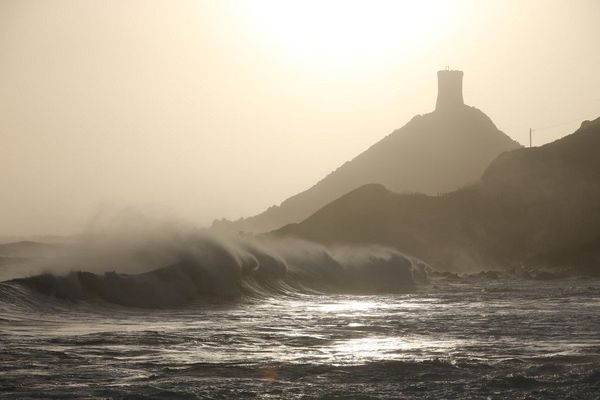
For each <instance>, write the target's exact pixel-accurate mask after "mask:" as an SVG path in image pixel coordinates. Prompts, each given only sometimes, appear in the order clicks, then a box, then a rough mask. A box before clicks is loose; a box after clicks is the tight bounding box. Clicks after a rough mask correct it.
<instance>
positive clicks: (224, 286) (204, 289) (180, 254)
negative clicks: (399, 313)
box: [0, 233, 429, 308]
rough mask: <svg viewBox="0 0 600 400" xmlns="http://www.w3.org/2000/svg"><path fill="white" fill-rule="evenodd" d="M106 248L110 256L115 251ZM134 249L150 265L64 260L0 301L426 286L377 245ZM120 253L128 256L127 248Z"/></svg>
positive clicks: (134, 302) (163, 301) (184, 299)
mask: <svg viewBox="0 0 600 400" xmlns="http://www.w3.org/2000/svg"><path fill="white" fill-rule="evenodd" d="M101 247H102V249H103V251H104V254H105V255H107V254H109V253H110V252H111V248H110V247H109V248H107V246H106V245H104V246H101ZM131 247H132V248H131V249H130V251H129V252H128V253H127V254H128V258H123V257H121V259H122V260H123V261H122V262H123V263H128V265H130V264H132V263H137V264H143V263H144V261H147V264H148V265H150V266H152V267H153V268H151V269H150V270H148V271H143V272H136V273H123V272H119V271H122V270H123V269H124V270H127V268H125V266H123V269H120V268H119V260H115V259H112V260H111V261H110V263H111V264H110V265H112V266H113V268H115V269H116V271H115V270H110V271H98V267H97V264H98V261H97V257H96V258H95V257H88V259H85V257H84V258H82V257H78V258H73V257H71V258H65V259H64V260H63V261H62V262H63V264H65V263H66V264H69V263H71V264H72V265H62V266H61V267H62V269H63V270H65V269H66V270H67V271H65V272H64V273H62V274H61V273H56V272H46V273H41V274H39V275H35V276H30V277H25V278H18V279H13V280H10V281H6V282H3V283H0V302H3V303H5V304H6V302H12V303H15V302H21V303H31V302H32V301H33V300H32V299H33V298H34V297H36V296H39V295H43V296H44V297H46V298H47V296H50V297H52V298H55V299H61V300H67V301H77V302H78V301H85V302H104V303H110V304H116V305H121V306H128V307H143V308H168V307H177V306H182V305H186V304H191V303H192V304H193V303H198V302H200V303H207V302H223V301H239V300H244V299H250V300H252V299H260V298H262V297H269V296H275V295H294V294H300V293H315V292H318V293H365V294H366V293H368V294H373V293H393V292H401V291H406V290H410V289H411V288H414V287H415V285H418V284H419V283H422V282H425V281H426V280H427V274H428V271H429V267H428V266H427V265H426V264H424V263H422V262H420V261H419V260H416V259H414V258H411V257H407V256H405V255H403V254H402V253H399V252H398V251H395V250H392V249H388V248H383V247H377V246H364V247H337V248H332V249H328V248H325V247H322V246H320V245H317V244H314V243H309V242H304V241H297V240H289V239H282V240H279V239H266V238H262V239H257V238H253V237H236V238H228V239H224V238H218V237H215V236H210V235H207V234H205V233H203V234H198V233H196V234H188V235H178V236H176V237H170V238H169V240H158V241H157V240H153V241H145V242H143V243H137V244H136V245H135V246H131ZM115 252H116V253H119V254H121V255H122V254H124V252H123V249H122V247H121V248H119V249H116V250H115ZM66 260H68V261H66ZM74 260H76V262H75V261H74ZM54 263H55V264H56V263H57V261H54ZM157 264H158V265H157ZM115 265H116V267H115ZM24 292H29V293H31V296H28V295H27V294H24ZM18 299H21V300H18Z"/></svg>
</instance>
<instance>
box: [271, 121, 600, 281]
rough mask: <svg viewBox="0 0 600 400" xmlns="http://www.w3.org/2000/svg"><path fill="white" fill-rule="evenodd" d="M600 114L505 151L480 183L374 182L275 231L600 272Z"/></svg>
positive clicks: (469, 259)
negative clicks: (427, 191)
mask: <svg viewBox="0 0 600 400" xmlns="http://www.w3.org/2000/svg"><path fill="white" fill-rule="evenodd" d="M599 122H600V118H599V119H597V120H595V121H592V122H590V123H587V124H583V126H582V128H580V129H579V130H577V131H576V132H575V133H574V134H572V135H568V136H566V137H564V138H562V139H560V140H557V141H555V142H553V143H549V144H547V145H544V146H541V147H538V148H528V149H519V150H514V151H511V152H506V153H503V154H501V155H500V156H499V157H498V158H496V160H494V161H493V162H492V163H491V165H490V166H489V168H487V170H486V171H485V173H484V174H483V178H482V182H481V183H479V184H477V185H473V186H470V187H466V188H463V189H461V190H458V191H456V192H453V193H449V194H446V195H442V196H426V195H416V194H412V195H405V194H404V195H403V194H397V193H393V192H390V191H388V190H386V188H384V187H383V186H381V185H365V186H363V187H361V188H359V189H356V190H354V191H352V192H350V193H348V194H347V195H345V196H342V197H341V198H339V199H338V200H336V201H334V202H332V203H330V204H328V205H327V206H325V207H323V208H322V209H320V210H319V211H318V212H316V213H315V214H314V215H312V216H311V217H309V218H308V219H306V220H305V221H303V222H302V223H300V224H290V225H288V226H286V227H284V228H282V229H280V230H278V231H276V232H275V234H277V235H289V236H296V237H301V238H304V239H309V240H314V241H317V242H321V243H378V244H382V245H386V246H390V247H394V248H397V249H398V250H400V251H402V252H404V253H405V254H409V255H413V256H416V257H419V258H420V259H422V260H424V261H426V262H428V263H429V264H430V265H432V266H433V267H434V268H438V269H446V270H454V271H469V270H479V269H481V267H482V266H484V267H486V268H491V269H499V268H506V267H511V266H519V265H529V266H533V267H550V268H552V267H565V266H567V267H572V269H573V270H574V271H577V272H585V273H591V274H598V273H599V272H600V268H598V266H599V265H600V158H599V157H598V156H597V152H598V149H599V148H600V123H599ZM532 277H535V276H532Z"/></svg>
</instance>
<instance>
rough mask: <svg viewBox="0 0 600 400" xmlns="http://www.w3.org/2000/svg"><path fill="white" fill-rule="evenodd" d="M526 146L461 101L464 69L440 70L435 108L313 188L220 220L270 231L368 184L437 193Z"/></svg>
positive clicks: (221, 225) (226, 226)
mask: <svg viewBox="0 0 600 400" xmlns="http://www.w3.org/2000/svg"><path fill="white" fill-rule="evenodd" d="M519 147H521V146H520V145H519V144H518V143H517V142H515V141H514V140H512V139H511V138H510V137H508V136H507V135H506V134H504V133H503V132H501V131H500V130H498V128H497V127H496V126H495V125H494V123H493V122H492V120H491V119H490V118H489V117H488V116H487V115H486V114H484V113H483V112H482V111H481V110H479V109H477V108H475V107H470V106H467V105H465V104H464V103H463V100H462V72H461V71H440V72H439V73H438V98H437V103H436V109H435V111H433V112H431V113H428V114H425V115H417V116H415V117H414V118H412V119H411V120H410V121H409V122H408V123H407V124H406V125H405V126H404V127H402V128H400V129H397V130H396V131H394V132H393V133H391V134H390V135H388V136H386V137H384V138H383V139H382V140H380V141H379V142H377V143H375V144H374V145H373V146H371V147H370V148H369V149H367V150H366V151H364V152H363V153H361V154H359V155H358V156H357V157H355V158H354V159H352V160H351V161H349V162H346V163H345V164H343V165H342V166H340V167H339V168H338V169H336V170H335V171H333V172H332V173H330V174H329V175H327V176H326V177H325V178H323V179H322V180H321V181H319V182H318V183H317V184H315V185H314V186H312V187H311V188H309V189H308V190H306V191H304V192H301V193H299V194H297V195H295V196H292V197H290V198H289V199H287V200H285V201H284V202H283V203H281V205H279V206H272V207H270V208H269V209H267V210H266V211H265V212H263V213H261V214H258V215H256V216H253V217H249V218H243V219H240V220H238V221H233V222H232V221H227V220H219V221H215V222H214V224H213V227H214V228H215V229H219V230H225V231H234V232H238V231H247V232H266V231H270V230H273V229H277V228H279V227H282V226H284V225H286V224H289V223H293V222H300V221H302V220H304V219H305V218H307V217H309V216H310V215H311V214H313V213H314V212H316V211H317V210H318V209H319V208H321V207H323V206H324V205H326V204H327V203H329V202H331V201H333V200H335V199H337V198H339V197H340V196H342V195H344V194H346V193H348V192H349V191H352V190H354V189H356V188H358V187H360V186H362V185H364V184H369V183H378V184H382V185H384V186H386V187H387V188H389V189H390V190H393V191H395V192H400V193H424V194H430V195H435V194H439V193H446V192H450V191H453V190H456V189H459V188H461V187H463V186H465V185H468V184H472V183H476V182H478V181H479V179H480V177H481V174H482V172H483V171H484V169H485V168H486V167H487V166H488V165H489V163H490V162H491V161H492V160H494V158H496V157H497V156H498V155H499V154H501V153H503V152H505V151H508V150H514V149H516V148H519Z"/></svg>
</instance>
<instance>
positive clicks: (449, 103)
mask: <svg viewBox="0 0 600 400" xmlns="http://www.w3.org/2000/svg"><path fill="white" fill-rule="evenodd" d="M437 76H438V95H437V101H436V103H435V109H436V111H437V110H447V109H452V108H456V107H460V106H462V105H464V104H465V103H464V102H463V95H462V80H463V72H462V71H456V70H450V69H446V70H443V71H438V73H437Z"/></svg>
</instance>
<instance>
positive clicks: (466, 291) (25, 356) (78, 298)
mask: <svg viewBox="0 0 600 400" xmlns="http://www.w3.org/2000/svg"><path fill="white" fill-rule="evenodd" d="M217 247H218V248H219V249H221V247H219V246H217ZM242 247H243V246H242ZM211 248H213V250H214V246H213V247H211ZM201 250H203V251H205V250H206V247H203V248H202V249H201ZM313 250H314V249H313ZM203 251H196V252H195V254H202V256H201V257H200V259H201V260H204V261H203V262H199V261H198V258H196V259H195V261H194V260H192V261H190V258H189V254H188V257H187V258H186V257H183V258H181V260H183V261H181V262H179V263H175V264H174V265H172V266H169V267H165V268H159V269H157V270H152V271H148V272H144V273H139V274H131V273H128V274H124V273H119V272H98V271H95V272H85V271H78V272H76V271H71V272H68V273H63V274H58V273H48V272H46V273H42V274H38V275H34V276H27V277H21V278H17V279H8V280H5V281H3V282H2V283H0V398H2V399H486V400H487V399H599V398H600V280H598V279H592V278H585V277H577V276H573V277H560V278H557V277H552V276H545V277H538V278H535V277H530V278H523V277H522V276H521V277H518V278H517V277H515V276H510V275H497V274H472V275H464V276H458V275H454V274H436V273H434V272H433V271H432V270H431V269H430V268H427V267H426V266H424V265H423V264H419V263H418V262H416V261H415V260H411V259H410V258H406V257H404V258H403V257H401V256H399V255H395V253H394V254H391V255H390V253H389V252H388V253H386V252H384V251H382V250H381V249H378V250H377V251H371V252H370V253H368V254H369V255H368V256H367V258H366V259H365V256H364V252H362V253H361V255H360V256H348V250H347V249H346V250H345V252H344V255H339V253H336V254H332V253H327V254H326V257H325V256H323V254H321V256H319V257H317V256H315V253H314V251H313V253H312V255H311V254H308V253H310V251H309V252H308V253H306V252H305V253H306V254H303V255H302V254H300V255H298V254H296V255H295V256H294V257H308V258H310V259H311V262H310V263H309V264H310V268H308V267H306V266H304V267H302V268H300V269H298V268H296V269H294V268H292V267H291V264H292V261H290V260H291V259H293V258H294V257H289V255H288V257H287V258H286V257H282V258H280V259H278V260H279V261H278V262H275V261H273V259H272V258H271V256H273V254H272V253H270V254H271V256H268V257H266V258H265V255H264V254H265V253H268V252H259V251H258V250H256V248H253V249H251V250H250V251H249V253H244V254H246V256H247V259H251V260H252V262H251V263H250V264H249V265H251V267H243V268H241V271H242V272H240V273H238V274H234V273H233V274H232V272H227V273H223V274H221V270H220V269H218V268H215V267H211V268H207V267H206V265H207V264H206V260H207V258H206V256H205V255H204V254H205V253H203ZM228 251H231V249H230V248H229V250H228ZM245 251H248V248H246V250H245ZM217 253H219V257H222V256H223V254H221V253H220V250H219V251H218V252H217ZM259 253H260V256H257V254H259ZM215 254H216V253H215V252H214V251H213V256H211V257H209V260H210V261H211V262H215V260H217V261H218V262H217V264H219V263H222V261H223V260H222V259H219V258H218V257H216V256H215ZM248 254H250V256H248ZM278 254H281V251H280V252H279V253H278ZM374 254H375V255H374ZM236 257H237V259H236V260H235V262H237V263H238V265H243V264H244V262H245V261H243V260H242V261H240V259H244V257H239V252H238V255H237V256H236ZM248 257H249V258H248ZM273 257H274V256H273ZM323 257H325V258H323ZM329 258H331V259H329ZM219 260H220V261H219ZM265 260H266V261H265ZM268 260H271V262H267V261H268ZM348 260H353V261H348ZM382 260H383V261H382ZM230 261H231V260H230ZM334 261H335V262H334ZM231 262H233V261H231ZM279 262H281V263H283V264H284V267H285V268H288V269H287V270H285V269H284V270H282V269H280V267H281V266H280V265H279V264H278V263H279ZM239 263H241V264H239ZM286 263H288V264H289V265H286ZM296 264H297V263H296ZM363 264H364V265H365V268H364V269H363V268H362V265H363ZM381 264H383V265H384V266H383V267H382V266H381ZM265 265H266V266H268V267H265V268H267V272H266V273H265V270H264V269H262V268H263V267H264V266H265ZM320 265H324V266H326V267H323V269H324V270H326V271H329V272H327V273H322V272H321V271H320V269H319V268H320V267H319V266H320ZM340 266H341V267H340ZM234 270H235V269H234ZM332 270H333V271H334V272H331V271H332ZM396 270H398V271H401V272H400V273H397V272H394V271H396ZM198 271H202V272H201V273H199V272H198ZM244 271H245V272H244ZM261 271H262V272H261ZM298 271H302V272H301V273H300V272H298ZM364 271H368V272H371V271H375V274H376V275H377V277H376V278H375V280H373V279H370V278H369V276H371V275H366V274H365V272H364ZM390 271H392V272H390ZM407 274H408V275H407ZM223 275H224V276H226V277H227V279H224V278H223ZM381 276H383V277H384V279H381ZM542 278H543V279H542ZM399 280H401V281H402V282H400V283H401V284H398V281H399ZM230 281H232V282H234V283H231V282H230ZM339 281H343V284H341V285H338V284H336V283H337V282H339ZM206 282H209V284H207V283H206ZM224 282H229V283H224ZM323 282H326V283H325V284H324V283H323ZM165 292H168V293H170V294H169V295H167V296H165V295H164V293H165ZM220 292H225V293H226V296H216V295H215V293H220Z"/></svg>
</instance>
